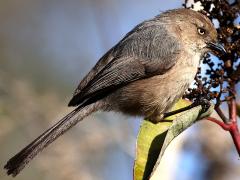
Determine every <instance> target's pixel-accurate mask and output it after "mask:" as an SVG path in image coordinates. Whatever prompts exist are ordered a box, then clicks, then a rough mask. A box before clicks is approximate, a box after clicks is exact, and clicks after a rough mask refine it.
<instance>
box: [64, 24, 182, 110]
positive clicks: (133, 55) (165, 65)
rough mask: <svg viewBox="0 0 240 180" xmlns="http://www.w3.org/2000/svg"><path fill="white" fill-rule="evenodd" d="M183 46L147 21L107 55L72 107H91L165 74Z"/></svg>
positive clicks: (76, 97) (80, 85)
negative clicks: (131, 85) (122, 89)
mask: <svg viewBox="0 0 240 180" xmlns="http://www.w3.org/2000/svg"><path fill="white" fill-rule="evenodd" d="M179 51H180V45H179V43H178V41H177V40H176V38H175V37H173V36H171V35H169V33H168V32H167V30H166V29H165V27H164V25H163V24H157V25H156V23H154V22H153V20H152V21H145V22H143V23H142V24H140V25H138V26H137V27H135V28H134V29H133V30H132V31H131V32H129V33H128V34H127V35H126V36H125V38H123V40H121V41H120V42H119V43H118V44H117V45H116V46H115V47H113V48H112V49H111V50H110V51H109V52H108V53H107V54H106V55H104V56H103V57H102V58H101V59H100V60H99V62H98V63H97V64H96V65H95V67H94V68H93V69H92V70H91V71H90V72H89V74H88V75H87V76H86V77H85V78H84V79H83V80H82V82H81V83H80V84H79V86H78V88H77V89H76V91H75V94H74V96H73V98H72V100H71V101H70V102H69V106H76V105H82V104H89V103H92V102H95V101H96V100H99V99H101V98H103V97H105V96H107V95H108V94H109V93H111V92H113V91H114V90H115V89H117V88H119V87H121V86H124V85H126V84H128V83H131V82H133V81H136V80H139V79H143V78H147V77H151V76H154V75H160V74H164V73H165V72H166V71H167V70H169V69H170V68H171V67H172V66H174V64H175V63H176V60H177V57H178V54H179Z"/></svg>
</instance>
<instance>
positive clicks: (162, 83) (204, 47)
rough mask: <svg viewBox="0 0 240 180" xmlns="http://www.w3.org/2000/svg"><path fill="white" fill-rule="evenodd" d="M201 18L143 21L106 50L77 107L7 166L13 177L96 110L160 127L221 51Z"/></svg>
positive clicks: (170, 15)
mask: <svg viewBox="0 0 240 180" xmlns="http://www.w3.org/2000/svg"><path fill="white" fill-rule="evenodd" d="M216 38H217V32H216V30H215V28H214V27H213V25H212V23H211V21H210V20H209V19H208V18H207V17H205V16H204V15H202V14H200V13H198V12H194V11H192V10H188V9H175V10H171V11H167V12H165V13H162V14H161V15H159V16H156V17H155V18H153V19H150V20H147V21H144V22H143V23H141V24H139V25H138V26H136V27H135V28H134V29H133V30H132V31H130V32H129V33H128V34H127V35H126V36H125V37H124V38H123V39H122V40H121V41H120V42H119V43H118V44H117V45H116V46H114V47H113V48H112V49H110V50H109V51H108V52H107V53H106V54H105V55H104V56H103V57H102V58H101V59H100V60H99V61H98V63H97V64H96V65H95V67H94V68H93V69H92V70H91V71H90V72H89V73H88V74H87V75H86V77H85V78H84V79H83V80H82V81H81V82H80V84H79V86H78V88H77V89H76V91H75V93H74V96H73V98H72V100H71V101H70V102H69V106H77V108H76V109H75V110H74V111H73V112H71V113H69V114H68V115H67V116H66V117H64V118H63V119H62V120H60V121H59V122H58V123H56V124H55V125H54V126H53V127H51V128H50V129H49V130H47V131H46V132H45V133H43V134H42V135H40V136H39V137H38V138H37V139H36V140H34V141H33V142H32V143H31V144H29V145H28V146H27V147H26V148H24V149H23V150H22V151H20V152H19V153H18V154H16V155H15V156H14V157H13V158H11V159H10V160H9V161H8V162H7V164H6V165H5V169H7V173H8V174H12V175H13V176H16V175H17V174H18V173H19V172H20V171H21V170H22V169H23V168H24V167H25V165H26V164H27V163H28V162H29V161H30V160H31V159H32V158H34V157H35V156H36V155H37V154H38V153H39V152H40V151H42V150H43V149H44V148H45V147H47V146H48V145H49V144H50V143H51V142H53V141H54V140H55V139H57V138H58V137H59V136H60V135H62V134H63V133H65V132H66V131H67V130H68V129H69V128H71V127H72V126H74V125H75V124H76V123H77V122H79V121H80V120H82V119H84V118H85V117H86V116H88V115H89V114H91V113H93V112H95V111H97V110H103V111H110V110H113V111H119V112H123V113H126V114H129V115H139V116H145V117H147V118H149V120H151V121H152V122H155V123H156V122H159V121H160V120H161V118H162V115H163V113H165V112H166V111H168V110H169V109H170V108H171V107H172V105H173V104H174V103H175V102H176V101H177V100H178V99H179V98H180V97H181V96H182V95H183V93H184V91H185V90H186V89H187V88H188V86H189V84H190V83H191V82H192V81H193V79H194V76H195V74H196V72H197V67H198V65H199V61H200V58H201V56H202V55H203V54H204V53H205V52H207V51H209V50H210V49H209V48H213V49H214V50H222V49H221V48H220V47H218V46H217V45H216V44H214V43H215V42H216Z"/></svg>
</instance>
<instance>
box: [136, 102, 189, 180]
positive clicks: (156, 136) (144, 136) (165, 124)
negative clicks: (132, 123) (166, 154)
mask: <svg viewBox="0 0 240 180" xmlns="http://www.w3.org/2000/svg"><path fill="white" fill-rule="evenodd" d="M190 104H191V102H189V101H186V100H180V101H179V102H178V103H177V104H176V105H175V107H174V108H173V110H176V109H180V108H183V107H186V106H188V105H190ZM175 118H176V115H174V116H171V117H168V118H166V121H162V122H159V123H158V124H153V123H151V122H150V121H147V120H144V121H143V122H142V125H141V127H140V130H139V134H138V138H137V147H136V159H135V164H134V179H135V180H142V179H147V178H148V177H149V175H150V174H151V173H152V169H153V167H154V165H155V163H156V161H157V159H158V156H159V153H160V151H161V148H162V145H163V143H164V140H165V137H166V135H167V132H168V129H169V127H170V126H171V125H172V124H173V123H172V121H173V119H175Z"/></svg>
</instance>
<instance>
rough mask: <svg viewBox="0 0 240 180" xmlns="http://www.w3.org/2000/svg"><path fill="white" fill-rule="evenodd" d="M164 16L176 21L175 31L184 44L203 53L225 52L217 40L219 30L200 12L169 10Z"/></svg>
mask: <svg viewBox="0 0 240 180" xmlns="http://www.w3.org/2000/svg"><path fill="white" fill-rule="evenodd" d="M163 17H165V18H166V19H168V21H172V22H174V25H173V27H174V31H175V33H176V34H177V36H178V37H179V38H181V41H182V44H185V45H187V47H188V48H189V49H192V50H193V51H195V52H200V53H201V54H203V53H205V52H208V51H211V52H213V53H216V52H219V53H221V54H225V53H226V51H225V49H224V48H223V47H222V46H221V45H220V44H218V42H217V31H216V29H215V27H214V25H213V24H212V22H211V21H210V19H209V18H208V17H207V16H205V15H203V14H202V13H200V12H196V11H193V10H190V9H176V10H171V11H167V12H166V13H164V14H163ZM167 17H168V18H167Z"/></svg>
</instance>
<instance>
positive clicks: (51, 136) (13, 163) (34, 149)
mask: <svg viewBox="0 0 240 180" xmlns="http://www.w3.org/2000/svg"><path fill="white" fill-rule="evenodd" d="M98 105H99V103H93V104H90V105H88V106H85V107H77V108H76V109H75V110H73V111H72V112H70V113H69V114H68V115H66V116H65V117H64V118H62V119H61V120H60V121H59V122H57V123H56V124H55V125H53V126H52V127H51V128H49V129H48V130H47V131H45V132H44V133H43V134H42V135H40V136H39V137H38V138H36V139H35V140H34V141H33V142H32V143H30V144H29V145H28V146H26V147H25V148H24V149H23V150H21V151H20V152H19V153H17V154H16V155H15V156H14V157H12V158H11V159H10V160H9V161H8V162H7V164H6V165H5V166H4V168H5V169H6V170H7V174H8V175H12V176H13V177H14V176H16V175H17V174H18V173H19V172H20V171H21V170H22V169H23V168H24V167H25V166H26V165H27V164H28V163H29V162H30V161H31V160H32V159H33V158H34V157H35V156H36V155H37V154H38V153H39V152H41V151H42V150H43V149H44V148H45V147H47V146H48V145H49V144H51V143H52V142H53V141H54V140H56V139H57V138H58V137H59V136H61V135H62V134H64V133H65V132H66V131H67V130H68V129H70V128H71V127H73V126H74V125H75V124H77V123H78V122H79V121H81V120H82V119H83V118H85V117H86V116H88V115H89V114H91V113H92V112H94V111H96V109H97V107H96V106H98ZM77 114H78V116H77V117H74V116H76V115H77Z"/></svg>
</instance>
